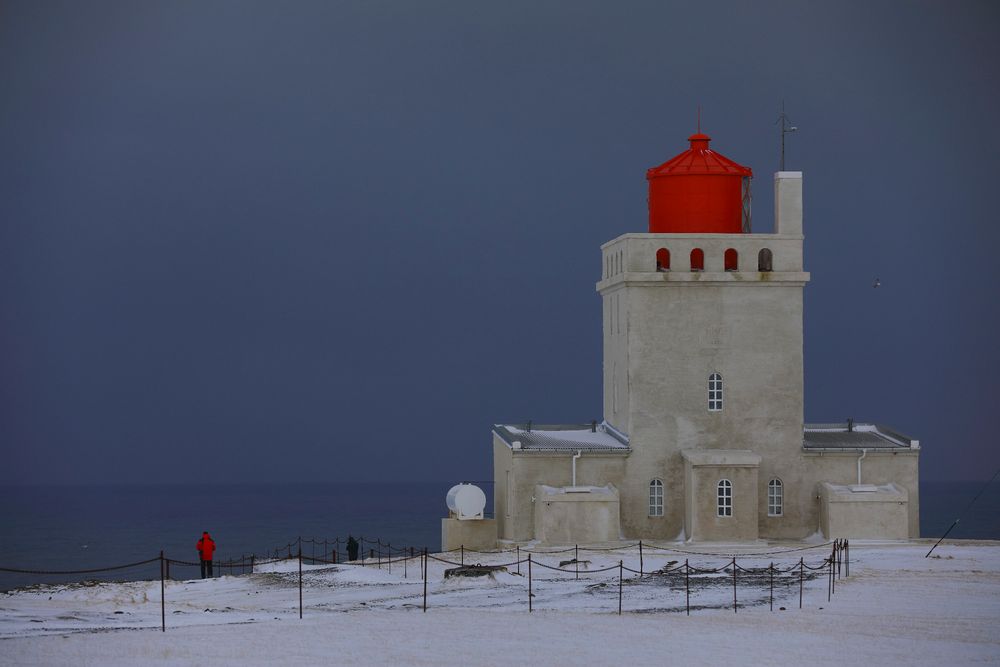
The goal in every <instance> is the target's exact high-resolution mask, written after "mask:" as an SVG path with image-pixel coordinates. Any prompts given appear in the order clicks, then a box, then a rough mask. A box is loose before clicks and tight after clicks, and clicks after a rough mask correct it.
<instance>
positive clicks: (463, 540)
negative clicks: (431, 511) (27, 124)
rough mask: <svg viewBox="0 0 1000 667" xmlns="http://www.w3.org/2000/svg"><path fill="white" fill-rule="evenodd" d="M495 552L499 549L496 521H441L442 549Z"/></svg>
mask: <svg viewBox="0 0 1000 667" xmlns="http://www.w3.org/2000/svg"><path fill="white" fill-rule="evenodd" d="M461 546H464V547H465V548H466V549H476V550H479V551H493V550H494V549H496V548H497V522H496V520H494V519H466V520H459V519H441V549H442V550H443V551H448V550H449V549H457V548H459V547H461Z"/></svg>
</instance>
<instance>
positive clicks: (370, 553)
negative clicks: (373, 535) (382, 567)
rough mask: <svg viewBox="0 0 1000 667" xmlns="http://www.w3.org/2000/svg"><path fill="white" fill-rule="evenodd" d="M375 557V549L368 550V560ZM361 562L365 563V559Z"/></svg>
mask: <svg viewBox="0 0 1000 667" xmlns="http://www.w3.org/2000/svg"><path fill="white" fill-rule="evenodd" d="M374 559H375V550H374V549H369V550H368V560H374ZM361 564H362V565H364V564H365V562H364V560H362V561H361Z"/></svg>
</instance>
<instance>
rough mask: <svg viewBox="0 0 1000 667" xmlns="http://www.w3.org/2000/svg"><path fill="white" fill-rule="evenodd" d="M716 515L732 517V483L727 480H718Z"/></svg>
mask: <svg viewBox="0 0 1000 667" xmlns="http://www.w3.org/2000/svg"><path fill="white" fill-rule="evenodd" d="M718 499H719V502H718V505H717V507H718V515H719V516H732V515H733V483H732V482H730V481H729V480H728V479H720V480H719V492H718Z"/></svg>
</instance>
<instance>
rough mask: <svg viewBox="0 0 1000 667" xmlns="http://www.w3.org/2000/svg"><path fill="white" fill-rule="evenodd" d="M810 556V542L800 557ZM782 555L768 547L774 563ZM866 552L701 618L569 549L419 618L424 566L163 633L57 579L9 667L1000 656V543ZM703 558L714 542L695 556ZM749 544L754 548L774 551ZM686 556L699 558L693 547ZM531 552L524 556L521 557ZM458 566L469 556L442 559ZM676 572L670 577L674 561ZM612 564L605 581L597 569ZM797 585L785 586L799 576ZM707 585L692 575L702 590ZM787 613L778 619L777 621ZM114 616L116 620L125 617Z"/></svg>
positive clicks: (271, 593) (149, 594)
mask: <svg viewBox="0 0 1000 667" xmlns="http://www.w3.org/2000/svg"><path fill="white" fill-rule="evenodd" d="M798 546H800V547H801V546H805V545H798ZM786 548H788V545H784V546H783V547H775V546H773V545H772V546H771V547H770V550H771V551H778V550H781V549H786ZM928 549H929V544H927V543H924V542H919V543H897V544H891V543H890V544H887V543H866V544H862V543H858V544H853V545H852V548H851V559H852V563H851V576H850V577H849V578H846V577H845V578H842V579H839V580H838V581H837V582H836V593H835V594H834V595H833V597H832V600H831V601H830V602H827V579H826V575H825V574H824V573H819V574H820V576H818V577H817V578H815V579H813V580H810V581H807V582H806V584H805V590H804V608H803V609H801V610H800V609H798V581H797V574H795V575H784V577H785V579H784V580H783V581H781V582H779V584H778V585H777V586H776V592H775V595H776V599H775V605H774V609H775V610H774V611H773V612H772V611H769V609H768V587H767V584H766V575H764V577H765V578H760V577H758V579H757V580H756V582H751V581H750V580H749V579H750V575H744V574H742V573H740V574H738V579H739V577H745V578H746V579H745V580H744V581H738V586H737V594H738V602H739V608H738V613H735V614H734V613H733V610H732V587H731V581H732V574H731V571H729V572H720V573H718V574H714V575H701V576H700V577H696V576H694V575H692V577H691V579H692V585H691V603H692V607H693V609H692V613H691V616H686V615H685V613H684V583H683V576H679V577H675V578H674V579H672V580H670V581H668V580H666V579H664V578H663V577H655V578H650V577H646V578H644V579H642V580H635V579H632V580H630V579H629V578H628V577H629V575H628V573H626V581H625V585H624V586H623V591H624V592H623V607H624V611H625V613H624V614H623V615H622V616H618V615H617V607H618V578H617V575H618V571H617V569H618V568H617V566H618V561H619V559H622V560H623V561H624V565H625V567H628V568H633V569H636V570H638V569H639V555H638V552H637V549H623V550H620V551H596V550H594V551H589V550H581V551H580V556H579V557H580V559H581V560H588V561H590V565H589V570H585V569H581V571H580V575H579V579H577V578H576V573H575V572H558V571H554V570H551V569H547V568H545V567H543V565H549V566H553V567H554V566H557V565H558V562H559V561H560V560H561V559H569V558H571V557H572V552H569V554H568V555H567V553H554V552H553V553H550V554H547V555H546V554H542V553H534V554H532V559H533V561H534V562H533V563H532V590H533V592H534V594H535V597H534V598H533V602H532V606H533V607H534V610H535V611H534V612H532V613H530V614H529V613H528V605H527V581H526V579H527V577H526V575H527V563H523V564H522V565H521V574H520V575H518V574H517V568H516V567H515V566H511V567H509V568H508V569H509V571H508V572H500V573H497V574H496V575H495V576H492V577H481V578H465V577H462V578H456V579H448V580H444V578H443V572H444V570H445V569H446V568H448V567H452V565H450V564H448V563H444V562H439V561H435V560H431V561H430V564H429V567H428V569H429V573H430V577H429V582H428V610H427V612H426V613H424V612H422V611H421V610H420V604H421V601H422V592H423V584H422V582H421V580H420V574H419V562H420V561H419V559H416V560H413V561H410V562H409V563H408V564H407V567H406V578H404V575H403V564H402V563H401V562H399V561H394V562H393V564H392V572H391V573H390V572H389V571H388V569H387V567H386V564H385V562H384V561H383V567H382V569H378V568H377V567H360V566H356V565H338V566H332V567H319V566H316V567H313V566H304V567H303V580H304V604H305V610H304V618H303V619H301V620H300V619H299V617H298V588H297V584H298V563H297V562H296V561H286V562H280V563H275V564H272V565H267V566H263V567H261V568H260V571H259V572H257V573H256V574H254V575H252V576H242V577H230V576H226V577H219V578H217V579H212V580H206V581H201V580H194V581H170V582H167V585H166V600H167V606H166V611H167V631H166V632H165V633H163V632H161V631H160V629H159V625H160V582H159V581H154V582H127V583H101V584H94V585H80V584H74V585H51V586H39V587H34V588H31V589H24V590H19V591H14V592H12V593H10V594H5V595H0V663H3V664H69V663H72V664H101V665H109V664H110V665H126V664H140V663H141V664H190V663H193V662H199V663H200V662H204V661H213V660H214V661H217V662H237V661H238V662H239V663H240V664H249V665H262V664H271V663H274V662H277V661H279V660H282V661H286V662H287V661H291V660H324V661H333V662H337V663H340V664H357V663H360V662H362V661H366V662H370V661H372V660H373V659H374V660H379V661H385V660H393V659H396V660H400V661H406V663H408V664H417V665H424V664H427V665H429V664H436V665H440V664H443V665H450V664H455V665H458V664H462V665H465V664H474V665H475V664H489V665H494V664H510V663H535V664H537V663H539V662H541V663H550V664H555V665H559V664H568V663H579V664H594V663H599V662H603V663H621V662H622V661H623V659H627V661H628V662H632V661H635V660H648V661H650V662H651V663H652V662H653V661H656V662H657V663H660V662H663V660H664V658H666V657H669V658H670V662H672V663H674V664H713V665H718V664H725V663H726V662H728V664H733V665H738V664H751V663H764V662H781V663H783V664H810V665H815V664H821V665H822V664H831V665H832V664H837V665H843V664H845V663H850V662H851V661H862V660H863V661H865V662H871V663H873V664H925V665H954V664H970V663H979V662H1000V636H998V635H1000V633H997V632H996V629H997V627H998V622H997V619H1000V544H998V543H996V542H972V541H969V542H961V541H956V542H952V543H945V544H943V545H941V546H940V547H938V549H937V550H936V551H935V553H934V557H932V558H924V554H925V553H926V552H927V550H928ZM699 550H702V551H704V550H706V547H704V546H702V547H699ZM767 550H768V549H767V548H765V549H761V548H760V547H759V546H757V545H755V546H754V551H755V552H760V551H767ZM690 551H693V549H691V550H690ZM826 554H827V550H826V547H820V546H818V547H816V548H814V549H806V550H803V551H787V552H786V553H778V554H771V553H766V554H762V555H757V556H751V555H746V556H740V557H738V561H737V562H738V563H739V564H740V565H741V566H742V567H746V568H750V567H761V566H763V567H766V566H767V565H768V563H770V562H771V561H772V560H773V561H774V563H775V564H776V565H778V566H788V565H791V564H793V563H797V562H798V559H799V557H800V556H801V557H804V558H805V561H806V563H807V564H808V563H819V562H820V561H821V560H822V559H823V558H824V557H825V556H826ZM525 555H526V554H525V552H524V551H522V556H525ZM440 557H442V558H458V554H444V555H440ZM685 558H689V559H690V560H691V563H692V565H695V566H698V567H703V568H709V567H712V568H714V567H722V566H724V565H725V564H726V562H727V561H728V556H725V555H710V554H699V555H691V554H687V553H678V552H676V551H655V552H652V551H650V550H648V549H647V550H645V551H644V559H643V560H644V562H643V568H644V570H645V571H650V570H654V569H658V568H661V567H664V566H667V565H668V564H669V563H670V562H671V561H674V562H676V563H679V564H683V562H684V559H685ZM514 559H515V555H514V554H510V553H507V554H490V555H486V554H475V553H472V552H466V561H465V562H466V563H473V562H480V563H483V564H499V563H504V562H511V561H513V560H514ZM675 566H676V565H675ZM604 567H612V568H613V569H612V570H611V571H608V572H595V570H599V569H602V568H604ZM789 577H792V578H791V579H789ZM696 580H697V581H696ZM779 607H785V608H786V609H785V610H784V611H779ZM116 612H120V613H116Z"/></svg>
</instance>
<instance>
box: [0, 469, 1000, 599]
mask: <svg viewBox="0 0 1000 667" xmlns="http://www.w3.org/2000/svg"><path fill="white" fill-rule="evenodd" d="M450 486H451V484H450V483H445V482H441V483H410V484H399V483H391V484H381V485H377V484H296V485H275V484H269V485H263V484H257V485H225V486H224V485H211V486H209V485H191V486H76V487H74V486H47V487H46V486H11V487H5V488H2V489H0V567H11V568H17V569H30V570H70V569H73V570H78V569H90V568H100V567H106V566H111V565H119V564H125V563H131V562H136V561H141V560H146V559H150V558H156V557H158V556H159V553H160V550H161V549H162V550H163V551H164V552H165V553H166V555H167V557H169V558H174V559H178V560H185V561H197V560H198V554H197V552H196V551H195V542H197V540H198V538H199V537H200V536H201V533H202V531H203V530H207V531H209V532H210V533H211V534H212V536H213V538H214V539H215V541H216V544H217V545H218V550H217V552H216V558H217V559H219V560H224V559H227V558H236V559H239V558H240V556H242V555H249V554H251V553H254V554H257V555H258V556H262V555H271V554H273V553H274V550H275V548H276V547H279V546H281V547H283V546H284V545H286V544H287V543H289V542H290V541H295V540H297V539H298V538H299V537H300V536H301V537H302V538H303V539H304V540H305V543H304V544H303V547H302V550H303V554H304V555H306V556H309V555H313V553H315V555H317V556H319V555H320V554H321V553H322V551H323V545H322V541H323V540H324V539H326V540H333V539H334V538H336V537H338V536H339V537H342V538H346V536H347V535H348V534H352V535H354V536H355V537H361V536H363V537H366V538H371V539H374V538H379V539H381V540H382V541H383V542H384V543H385V542H388V543H391V544H392V545H394V546H413V547H417V548H420V547H424V546H427V547H429V548H430V549H432V550H433V549H437V548H439V547H440V543H441V518H442V517H443V516H445V515H446V513H447V508H446V506H445V494H446V493H447V491H448V489H449V488H450ZM982 486H983V482H948V483H941V482H938V483H935V482H925V483H923V484H921V488H920V495H921V498H920V506H921V507H920V509H921V517H920V519H921V521H920V524H921V535H922V536H924V537H940V536H941V535H942V534H943V533H944V531H945V530H947V529H948V526H950V525H951V523H952V522H953V521H954V520H955V519H956V518H957V517H959V516H961V519H962V520H961V523H960V524H959V525H958V527H956V528H955V529H954V530H953V531H952V533H951V535H949V538H967V539H1000V480H998V481H996V482H994V483H993V484H991V485H990V487H988V488H987V490H986V492H985V493H984V494H983V495H982V497H980V498H979V500H978V501H977V502H976V504H975V505H974V506H973V507H972V509H971V510H970V511H968V512H965V511H964V510H965V509H966V507H967V506H968V504H969V502H970V501H971V500H972V498H973V496H975V495H976V493H978V492H979V491H980V490H981V489H982ZM485 490H486V491H487V495H488V496H489V495H490V491H491V489H490V488H489V486H486V487H485ZM310 540H316V541H318V542H319V544H318V545H317V544H316V543H315V542H310ZM314 549H315V551H314ZM283 551H284V553H286V554H287V549H285V550H283ZM198 574H199V573H198V571H197V568H184V567H179V566H175V567H173V568H172V570H171V575H172V576H173V577H174V578H192V577H196V576H198ZM157 577H159V567H158V565H157V564H156V563H153V564H150V565H146V566H143V567H138V568H134V569H129V570H124V571H119V572H112V573H103V574H89V575H72V576H55V575H40V574H11V573H5V572H0V590H8V589H10V588H14V587H18V586H25V585H29V584H33V583H54V582H60V581H80V580H84V579H140V578H157Z"/></svg>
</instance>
